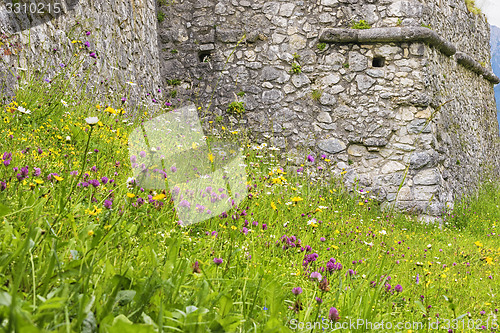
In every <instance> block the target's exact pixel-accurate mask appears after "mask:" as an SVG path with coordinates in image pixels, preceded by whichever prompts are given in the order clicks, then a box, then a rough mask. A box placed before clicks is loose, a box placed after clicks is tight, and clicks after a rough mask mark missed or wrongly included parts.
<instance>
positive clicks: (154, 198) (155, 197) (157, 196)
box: [153, 193, 165, 200]
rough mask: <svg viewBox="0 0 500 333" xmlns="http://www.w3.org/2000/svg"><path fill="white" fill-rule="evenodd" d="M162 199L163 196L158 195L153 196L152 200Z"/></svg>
mask: <svg viewBox="0 0 500 333" xmlns="http://www.w3.org/2000/svg"><path fill="white" fill-rule="evenodd" d="M163 198H165V194H163V193H160V194H157V195H155V196H154V197H153V200H161V199H163Z"/></svg>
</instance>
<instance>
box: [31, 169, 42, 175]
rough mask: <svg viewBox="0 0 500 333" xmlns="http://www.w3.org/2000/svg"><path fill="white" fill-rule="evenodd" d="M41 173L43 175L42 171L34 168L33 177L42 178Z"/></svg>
mask: <svg viewBox="0 0 500 333" xmlns="http://www.w3.org/2000/svg"><path fill="white" fill-rule="evenodd" d="M41 173H42V169H40V168H33V176H35V177H37V176H40V174H41Z"/></svg>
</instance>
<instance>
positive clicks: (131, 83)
mask: <svg viewBox="0 0 500 333" xmlns="http://www.w3.org/2000/svg"><path fill="white" fill-rule="evenodd" d="M127 84H130V85H131V86H136V85H137V84H136V83H134V82H132V81H127Z"/></svg>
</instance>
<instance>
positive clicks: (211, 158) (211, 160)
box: [208, 154, 214, 163]
mask: <svg viewBox="0 0 500 333" xmlns="http://www.w3.org/2000/svg"><path fill="white" fill-rule="evenodd" d="M208 159H209V160H210V162H212V163H213V161H214V155H213V154H208Z"/></svg>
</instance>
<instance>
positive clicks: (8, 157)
mask: <svg viewBox="0 0 500 333" xmlns="http://www.w3.org/2000/svg"><path fill="white" fill-rule="evenodd" d="M11 157H12V153H9V152H5V153H3V157H2V159H3V160H4V161H5V160H10V158H11Z"/></svg>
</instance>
